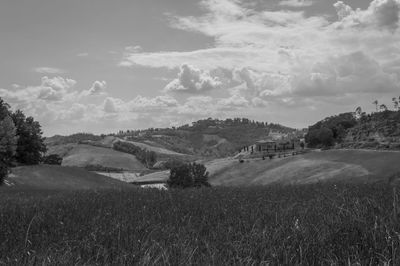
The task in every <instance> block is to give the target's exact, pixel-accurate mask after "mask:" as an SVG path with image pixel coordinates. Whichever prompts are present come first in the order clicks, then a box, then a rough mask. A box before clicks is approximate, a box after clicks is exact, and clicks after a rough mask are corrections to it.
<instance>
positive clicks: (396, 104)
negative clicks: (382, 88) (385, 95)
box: [392, 97, 399, 111]
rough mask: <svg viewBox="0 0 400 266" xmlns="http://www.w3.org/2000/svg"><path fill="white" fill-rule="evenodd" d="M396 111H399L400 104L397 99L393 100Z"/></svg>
mask: <svg viewBox="0 0 400 266" xmlns="http://www.w3.org/2000/svg"><path fill="white" fill-rule="evenodd" d="M392 101H393V106H394V110H395V111H397V110H398V109H399V102H398V101H397V98H396V97H393V98H392Z"/></svg>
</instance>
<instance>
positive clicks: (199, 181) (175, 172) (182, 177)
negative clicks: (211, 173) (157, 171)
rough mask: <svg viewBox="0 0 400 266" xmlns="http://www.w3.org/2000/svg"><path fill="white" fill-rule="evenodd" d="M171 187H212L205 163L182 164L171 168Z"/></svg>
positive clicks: (169, 184) (169, 182) (169, 183)
mask: <svg viewBox="0 0 400 266" xmlns="http://www.w3.org/2000/svg"><path fill="white" fill-rule="evenodd" d="M167 183H168V186H169V187H176V188H188V187H202V186H205V187H210V186H211V185H210V183H208V172H207V168H206V167H205V166H204V165H203V164H197V163H188V164H180V165H176V166H174V167H172V168H171V172H170V176H169V180H168V181H167Z"/></svg>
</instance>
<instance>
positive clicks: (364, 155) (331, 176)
mask: <svg viewBox="0 0 400 266" xmlns="http://www.w3.org/2000/svg"><path fill="white" fill-rule="evenodd" d="M205 165H206V167H207V170H208V171H209V173H210V183H211V184H212V185H223V186H253V185H268V184H273V183H280V184H308V183H316V182H321V181H346V182H374V181H377V180H386V179H389V178H390V177H391V176H393V175H395V174H396V173H400V152H391V151H372V150H327V151H319V152H318V151H313V152H309V153H306V154H302V155H296V156H290V157H286V158H275V159H272V160H269V159H266V160H262V159H251V160H245V162H243V163H239V161H238V160H236V159H231V158H228V159H218V160H213V161H208V162H205ZM168 176H169V173H168V171H164V172H158V173H153V174H150V175H145V176H142V177H141V178H140V180H142V181H156V180H167V179H168Z"/></svg>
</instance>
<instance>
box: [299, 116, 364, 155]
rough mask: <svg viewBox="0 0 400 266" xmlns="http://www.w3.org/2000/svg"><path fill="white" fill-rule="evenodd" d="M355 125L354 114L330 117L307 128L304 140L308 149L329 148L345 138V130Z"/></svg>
mask: <svg viewBox="0 0 400 266" xmlns="http://www.w3.org/2000/svg"><path fill="white" fill-rule="evenodd" d="M356 124H357V119H356V118H355V117H354V113H351V112H349V113H343V114H339V115H335V116H330V117H327V118H325V119H324V120H322V121H319V122H317V123H316V124H314V125H312V126H310V127H309V128H308V133H307V134H306V136H305V140H306V142H307V144H308V146H309V147H311V148H315V147H329V146H332V145H334V144H335V142H340V141H341V140H342V139H343V138H344V137H345V136H346V130H347V129H349V128H352V127H353V126H355V125H356Z"/></svg>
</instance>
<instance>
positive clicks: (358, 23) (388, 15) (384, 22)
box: [334, 0, 400, 30]
mask: <svg viewBox="0 0 400 266" xmlns="http://www.w3.org/2000/svg"><path fill="white" fill-rule="evenodd" d="M334 6H335V8H336V10H337V13H338V17H339V22H337V23H336V25H337V26H338V27H358V28H365V27H378V28H383V29H385V28H386V29H389V30H396V29H397V28H398V27H399V16H400V1H399V0H374V1H372V2H371V4H370V5H369V7H368V9H366V10H361V9H356V10H353V9H352V8H351V7H350V6H349V5H346V4H344V3H343V2H342V1H338V2H337V3H335V4H334Z"/></svg>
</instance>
